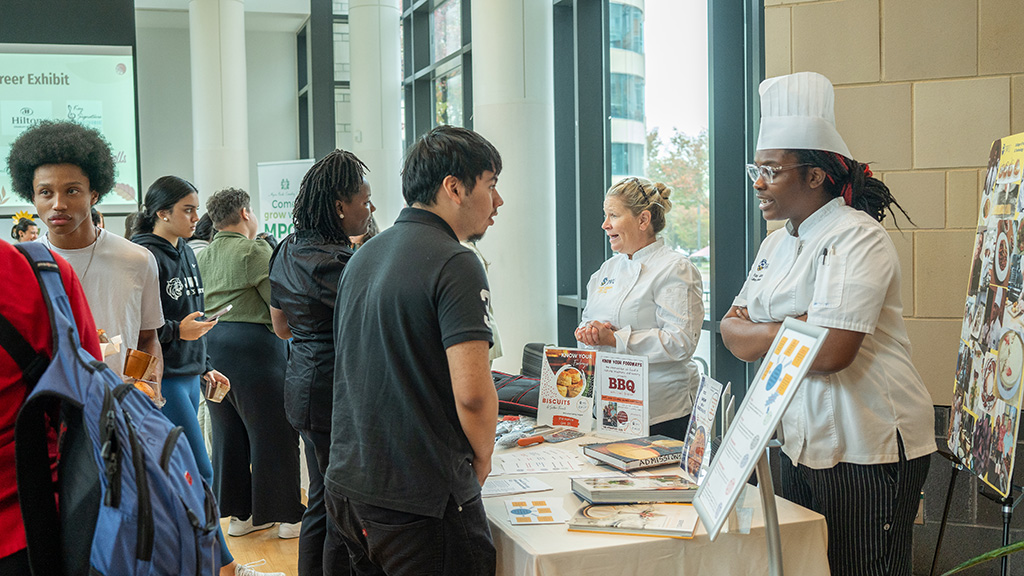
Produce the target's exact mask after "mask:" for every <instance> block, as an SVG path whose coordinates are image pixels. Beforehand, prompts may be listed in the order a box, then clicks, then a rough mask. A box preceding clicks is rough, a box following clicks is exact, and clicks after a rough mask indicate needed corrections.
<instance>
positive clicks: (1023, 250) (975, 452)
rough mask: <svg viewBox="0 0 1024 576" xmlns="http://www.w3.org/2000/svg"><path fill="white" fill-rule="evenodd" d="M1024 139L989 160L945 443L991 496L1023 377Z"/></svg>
mask: <svg viewBox="0 0 1024 576" xmlns="http://www.w3.org/2000/svg"><path fill="white" fill-rule="evenodd" d="M1022 173H1024V133H1021V134H1017V135H1014V136H1009V137H1007V138H1003V139H1001V140H996V141H995V142H994V143H993V144H992V150H991V152H990V155H989V163H988V171H987V172H986V176H985V183H984V184H985V185H984V189H983V191H982V197H981V207H980V210H979V215H978V229H977V234H976V236H975V241H974V248H973V257H972V262H971V275H970V281H969V284H968V286H967V301H966V304H965V306H964V321H963V328H962V330H961V333H960V348H959V351H958V354H957V365H956V376H955V379H954V388H953V406H952V410H951V413H950V420H949V429H948V432H947V435H946V442H947V445H948V446H949V448H950V450H951V451H952V452H953V453H954V454H955V455H956V456H957V457H958V458H959V459H960V461H961V462H962V463H963V465H964V466H966V467H967V468H968V469H970V470H971V471H972V472H973V473H974V474H976V475H977V476H978V477H979V478H981V480H982V481H984V482H985V483H986V484H988V485H989V486H991V487H992V488H993V489H995V490H996V491H997V492H999V493H1000V494H1002V495H1003V496H1006V495H1007V494H1008V493H1009V490H1010V483H1011V476H1012V471H1013V463H1014V447H1015V446H1016V444H1017V424H1018V418H1019V415H1020V405H1021V387H1022V385H1021V382H1022V378H1021V377H1022V375H1024V295H1022V290H1024V275H1022V271H1021V260H1022V256H1024V194H1022V193H1021V182H1022Z"/></svg>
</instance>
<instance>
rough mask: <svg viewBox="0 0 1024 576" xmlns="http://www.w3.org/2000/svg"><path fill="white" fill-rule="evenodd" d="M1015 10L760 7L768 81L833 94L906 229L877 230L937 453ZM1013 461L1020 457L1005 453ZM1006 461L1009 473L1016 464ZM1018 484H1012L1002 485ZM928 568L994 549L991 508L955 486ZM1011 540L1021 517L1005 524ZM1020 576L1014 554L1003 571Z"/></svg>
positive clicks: (926, 552)
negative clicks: (817, 78) (938, 553)
mask: <svg viewBox="0 0 1024 576" xmlns="http://www.w3.org/2000/svg"><path fill="white" fill-rule="evenodd" d="M1022 38H1024V5H1022V4H1021V0H813V1H806V0H765V65H766V70H767V75H768V76H776V75H780V74H788V73H791V72H801V71H806V70H810V71H814V72H819V73H821V74H824V75H825V76H827V77H828V78H829V79H831V80H832V82H833V84H834V85H835V87H836V124H837V126H838V128H839V132H840V133H841V134H842V135H843V137H844V139H845V140H846V143H847V145H848V146H849V147H850V150H851V152H852V154H853V156H854V157H855V158H856V159H857V160H858V161H861V162H870V163H871V167H872V170H873V171H874V172H875V174H876V175H879V176H880V177H881V178H882V179H883V180H884V181H885V182H886V184H887V185H888V186H889V188H890V189H891V190H892V192H893V194H894V195H895V196H896V198H897V200H898V201H899V202H900V204H901V205H902V206H903V207H904V208H905V209H906V210H907V212H908V213H909V215H910V218H911V219H912V220H913V224H911V223H910V222H909V221H907V219H906V218H904V217H903V216H902V215H900V216H899V217H896V218H892V217H890V218H887V219H886V225H887V227H888V228H889V229H890V234H891V236H892V239H893V242H894V243H895V245H896V249H897V252H898V254H899V257H900V262H901V264H902V269H903V286H902V289H903V306H904V316H905V318H906V320H907V329H908V331H909V335H910V339H911V342H912V344H913V347H914V351H913V360H914V364H915V366H916V367H917V369H918V371H919V372H920V373H921V376H922V377H923V378H924V381H925V384H926V386H927V387H928V390H929V392H930V393H931V395H932V401H933V404H935V405H936V408H935V410H936V437H937V439H938V440H939V441H942V439H943V438H944V434H945V426H946V423H947V422H948V417H949V408H948V406H949V404H950V402H951V400H952V392H953V374H954V370H955V366H956V355H957V347H958V343H959V335H960V325H961V322H962V315H963V308H964V301H965V298H966V287H967V280H968V276H969V272H970V257H971V250H972V247H973V239H974V235H975V228H976V226H977V221H978V204H979V202H978V200H979V197H980V193H981V186H982V183H983V170H984V168H985V164H986V163H987V161H988V151H989V147H990V146H991V143H992V141H993V140H995V139H997V138H1001V137H1003V136H1007V135H1010V134H1014V133H1017V132H1022V131H1024V42H1022V41H1021V39H1022ZM1018 453H1019V454H1020V452H1018ZM1020 460H1021V459H1019V458H1018V464H1017V467H1018V468H1021V467H1022V464H1021V463H1020ZM950 474H951V465H950V463H949V461H947V460H946V459H944V458H942V457H941V456H938V455H936V456H933V460H932V468H931V472H930V473H929V478H928V482H927V484H926V490H925V520H926V523H925V524H924V525H923V526H918V527H917V529H916V531H915V542H914V548H915V566H914V573H915V574H928V571H929V569H930V567H931V559H932V552H933V551H934V547H935V542H936V537H937V534H938V522H939V519H940V517H941V513H942V506H943V504H944V501H945V496H946V490H947V488H948V485H949V477H950ZM1014 479H1015V481H1016V483H1018V484H1021V483H1024V470H1018V471H1017V473H1016V474H1015V475H1014ZM955 491H956V498H955V501H954V502H955V503H954V506H953V512H952V513H951V516H950V525H949V527H948V528H947V532H946V537H945V540H944V545H943V554H942V559H941V560H940V564H939V567H940V568H943V569H946V568H949V567H951V566H953V565H955V564H957V563H959V562H960V561H961V560H964V559H966V558H969V557H971V556H974V555H976V554H978V553H980V552H983V551H985V550H989V549H992V548H995V547H997V546H998V545H999V543H1000V538H1001V530H1002V518H1001V516H1000V511H999V506H998V505H996V504H994V503H992V502H989V501H988V500H986V499H984V498H983V497H982V496H979V495H978V486H977V481H976V480H975V479H974V478H973V477H971V476H970V475H969V474H968V473H967V472H961V473H960V474H959V475H958V479H957V485H956V488H955ZM1012 526H1013V538H1014V540H1021V539H1024V509H1019V510H1018V511H1017V515H1016V518H1015V519H1014V521H1013V524H1012ZM1011 565H1012V566H1013V567H1015V568H1017V570H1018V571H1020V570H1024V554H1021V555H1018V557H1016V558H1014V560H1013V562H1012V564H1011ZM969 573H972V574H993V573H998V563H995V564H989V565H987V566H983V567H981V568H978V569H975V570H973V571H970V572H969Z"/></svg>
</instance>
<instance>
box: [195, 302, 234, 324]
mask: <svg viewBox="0 0 1024 576" xmlns="http://www.w3.org/2000/svg"><path fill="white" fill-rule="evenodd" d="M231 308H233V306H232V305H231V304H228V305H227V306H225V307H223V308H221V309H220V310H217V311H216V312H214V313H213V314H211V315H210V316H203V317H201V318H199V321H200V322H213V321H214V320H216V319H217V318H220V317H221V316H223V315H225V314H227V313H228V312H229V311H230V310H231Z"/></svg>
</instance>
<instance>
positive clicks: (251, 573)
mask: <svg viewBox="0 0 1024 576" xmlns="http://www.w3.org/2000/svg"><path fill="white" fill-rule="evenodd" d="M266 563H267V561H266V560H257V561H255V562H249V563H248V564H235V576H285V573H284V572H257V571H256V570H255V569H254V568H253V567H254V566H262V565H264V564H266Z"/></svg>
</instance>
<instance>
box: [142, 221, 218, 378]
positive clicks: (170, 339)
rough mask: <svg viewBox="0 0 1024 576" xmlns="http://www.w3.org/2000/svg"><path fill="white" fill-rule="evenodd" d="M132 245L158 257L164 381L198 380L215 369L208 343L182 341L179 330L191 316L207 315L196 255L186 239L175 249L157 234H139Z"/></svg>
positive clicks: (180, 241) (158, 333)
mask: <svg viewBox="0 0 1024 576" xmlns="http://www.w3.org/2000/svg"><path fill="white" fill-rule="evenodd" d="M132 242H135V243H136V244H138V245H140V246H143V247H145V248H146V249H147V250H149V251H150V252H152V253H153V256H155V257H156V265H157V269H158V270H159V272H160V305H161V307H162V308H163V311H164V325H163V326H162V327H160V328H159V329H157V335H158V336H159V337H160V345H161V347H162V348H163V353H164V377H165V378H166V377H177V376H196V375H199V374H205V373H206V372H208V371H209V370H211V369H212V367H211V366H210V362H209V358H208V357H207V355H206V339H205V338H200V339H198V340H182V339H181V337H180V334H179V332H178V326H179V324H180V322H181V320H182V319H183V318H185V317H186V316H188V315H189V314H191V313H193V312H196V311H199V312H203V311H204V302H203V281H202V279H201V278H200V277H199V265H198V264H197V263H196V255H195V254H194V253H193V252H192V248H190V247H189V246H188V243H187V242H185V240H184V239H179V240H178V246H177V247H175V246H172V245H171V243H170V242H168V241H167V240H166V239H164V238H162V237H160V236H157V235H156V234H152V233H148V234H136V235H135V236H132Z"/></svg>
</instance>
